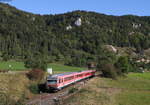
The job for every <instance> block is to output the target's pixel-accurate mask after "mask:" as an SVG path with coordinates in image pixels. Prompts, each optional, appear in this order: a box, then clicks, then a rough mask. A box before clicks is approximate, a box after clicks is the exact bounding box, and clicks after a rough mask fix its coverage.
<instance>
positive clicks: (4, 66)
mask: <svg viewBox="0 0 150 105" xmlns="http://www.w3.org/2000/svg"><path fill="white" fill-rule="evenodd" d="M9 65H11V67H9ZM48 68H52V69H53V71H54V73H60V72H74V71H81V70H85V69H86V68H80V67H71V66H65V65H62V64H57V63H51V64H48ZM0 70H13V71H21V70H28V69H27V68H25V67H24V63H23V62H15V61H7V62H0Z"/></svg>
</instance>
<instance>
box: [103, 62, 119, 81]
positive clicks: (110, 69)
mask: <svg viewBox="0 0 150 105" xmlns="http://www.w3.org/2000/svg"><path fill="white" fill-rule="evenodd" d="M101 71H102V74H103V76H104V77H108V78H112V79H116V78H117V69H116V68H115V67H114V65H113V64H105V65H104V66H103V68H102V69H101Z"/></svg>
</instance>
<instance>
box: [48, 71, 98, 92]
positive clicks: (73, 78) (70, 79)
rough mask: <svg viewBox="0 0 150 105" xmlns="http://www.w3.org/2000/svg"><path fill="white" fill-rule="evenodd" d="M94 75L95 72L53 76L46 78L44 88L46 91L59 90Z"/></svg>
mask: <svg viewBox="0 0 150 105" xmlns="http://www.w3.org/2000/svg"><path fill="white" fill-rule="evenodd" d="M94 75H95V70H86V71H81V72H67V73H63V74H55V75H52V76H48V77H47V81H46V87H47V89H48V90H49V89H53V90H61V89H62V88H64V87H66V86H68V85H70V84H72V83H75V82H77V81H80V80H83V79H86V78H89V77H92V76H94Z"/></svg>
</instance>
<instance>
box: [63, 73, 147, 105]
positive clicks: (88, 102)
mask: <svg viewBox="0 0 150 105" xmlns="http://www.w3.org/2000/svg"><path fill="white" fill-rule="evenodd" d="M149 99H150V73H143V74H140V73H131V74H128V76H127V78H120V79H119V80H117V81H116V80H111V79H106V78H95V79H93V80H90V81H89V83H88V85H87V86H86V87H85V88H83V89H82V90H81V91H80V92H79V93H78V94H76V95H74V96H72V97H70V98H69V99H67V100H65V103H64V104H65V105H78V104H80V105H150V100H149Z"/></svg>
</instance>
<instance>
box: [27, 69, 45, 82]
mask: <svg viewBox="0 0 150 105" xmlns="http://www.w3.org/2000/svg"><path fill="white" fill-rule="evenodd" d="M27 77H28V78H29V79H30V80H41V79H42V78H43V77H44V71H43V70H41V69H33V70H31V71H29V73H27Z"/></svg>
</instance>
